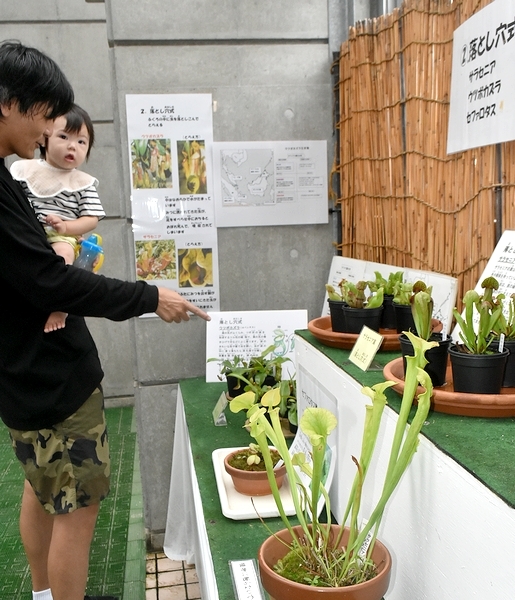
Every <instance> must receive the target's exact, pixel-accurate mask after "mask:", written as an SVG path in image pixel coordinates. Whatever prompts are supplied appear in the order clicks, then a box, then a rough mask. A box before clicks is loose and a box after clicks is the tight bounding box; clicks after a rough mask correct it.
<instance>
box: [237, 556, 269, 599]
mask: <svg viewBox="0 0 515 600" xmlns="http://www.w3.org/2000/svg"><path fill="white" fill-rule="evenodd" d="M229 568H230V570H231V578H232V584H233V588H234V597H235V598H236V599H237V600H265V597H264V595H263V589H262V587H261V583H260V581H259V578H258V575H257V564H256V561H255V560H250V559H247V560H230V561H229Z"/></svg>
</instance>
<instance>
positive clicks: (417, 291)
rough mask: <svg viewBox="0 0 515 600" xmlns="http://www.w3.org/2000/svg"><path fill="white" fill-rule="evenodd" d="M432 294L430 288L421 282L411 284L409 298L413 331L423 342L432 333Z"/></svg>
mask: <svg viewBox="0 0 515 600" xmlns="http://www.w3.org/2000/svg"><path fill="white" fill-rule="evenodd" d="M432 292H433V288H432V286H429V287H428V286H426V284H425V283H424V282H423V281H417V282H416V283H415V284H413V293H412V295H411V297H410V304H411V313H412V315H413V321H414V322H415V329H416V330H417V334H418V336H419V337H421V338H422V339H424V340H428V339H429V337H430V335H431V333H432V331H433V329H432V325H431V319H432V318H433V298H432V296H431V294H432Z"/></svg>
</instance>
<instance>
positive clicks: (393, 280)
mask: <svg viewBox="0 0 515 600" xmlns="http://www.w3.org/2000/svg"><path fill="white" fill-rule="evenodd" d="M374 275H375V280H374V281H369V282H368V287H369V288H370V290H371V291H372V292H377V291H378V290H379V288H383V292H384V294H385V295H388V296H393V294H394V291H395V285H396V284H397V283H402V280H403V277H404V272H403V271H392V272H391V273H389V274H388V279H385V278H384V277H383V276H382V275H381V273H380V272H379V271H374Z"/></svg>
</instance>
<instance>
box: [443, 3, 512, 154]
mask: <svg viewBox="0 0 515 600" xmlns="http://www.w3.org/2000/svg"><path fill="white" fill-rule="evenodd" d="M514 63H515V9H514V3H513V0H495V1H494V2H492V3H491V4H489V5H488V6H486V7H485V8H483V9H482V10H480V11H479V12H477V13H476V14H475V15H474V16H472V17H471V18H470V19H468V20H467V21H465V23H463V24H462V25H461V26H460V27H458V28H457V29H456V31H455V32H454V41H453V55H452V78H451V106H450V112H449V131H448V137H447V152H448V153H449V154H452V153H454V152H460V151H462V150H468V149H469V148H477V147H479V146H486V145H488V144H496V143H499V142H507V141H510V140H514V139H515V78H514V77H513V64H514Z"/></svg>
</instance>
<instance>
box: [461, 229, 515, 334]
mask: <svg viewBox="0 0 515 600" xmlns="http://www.w3.org/2000/svg"><path fill="white" fill-rule="evenodd" d="M487 277H495V278H496V279H497V281H498V282H499V289H498V290H497V292H496V293H498V294H504V296H505V298H506V300H505V302H504V310H505V312H506V316H508V306H507V305H508V299H509V298H510V296H511V295H512V294H513V293H515V231H512V230H507V231H505V232H504V233H503V234H502V236H501V238H500V240H499V241H498V242H497V245H496V247H495V249H494V251H493V253H492V256H491V257H490V260H489V261H488V263H487V265H486V267H485V270H484V271H483V273H482V274H481V277H480V278H479V280H478V282H477V285H476V287H475V290H476V291H477V292H478V293H479V294H481V293H482V292H483V289H482V288H481V282H482V281H483V280H484V279H486V278H487ZM465 291H466V290H465ZM460 306H461V301H460ZM475 316H476V323H478V322H479V315H478V314H477V313H476V315H475ZM452 337H453V339H454V340H458V341H459V339H460V338H459V327H458V326H456V327H455V328H454V330H453V332H452Z"/></svg>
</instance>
